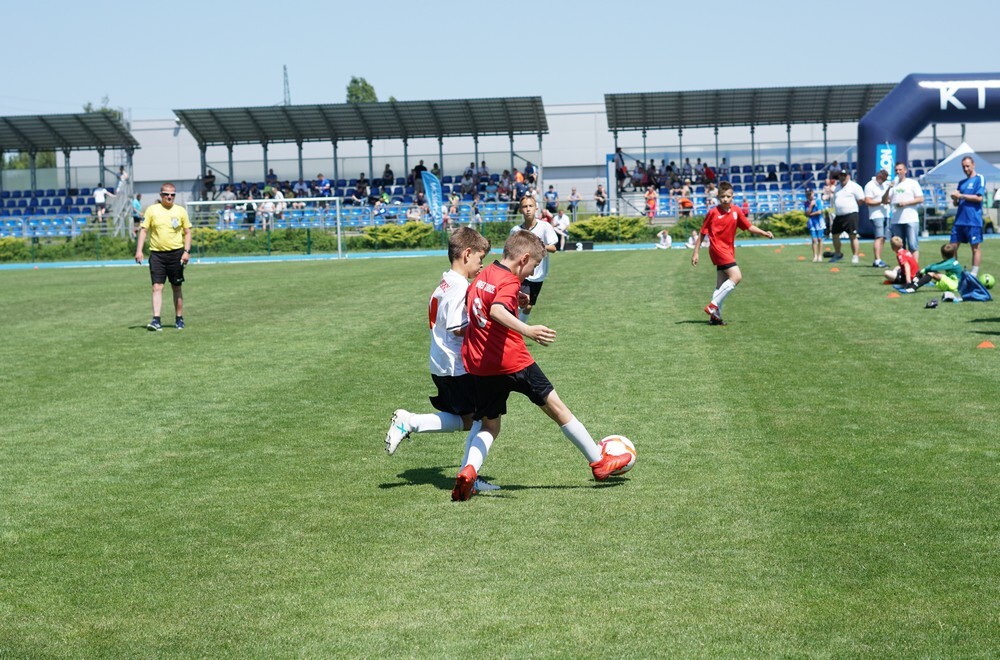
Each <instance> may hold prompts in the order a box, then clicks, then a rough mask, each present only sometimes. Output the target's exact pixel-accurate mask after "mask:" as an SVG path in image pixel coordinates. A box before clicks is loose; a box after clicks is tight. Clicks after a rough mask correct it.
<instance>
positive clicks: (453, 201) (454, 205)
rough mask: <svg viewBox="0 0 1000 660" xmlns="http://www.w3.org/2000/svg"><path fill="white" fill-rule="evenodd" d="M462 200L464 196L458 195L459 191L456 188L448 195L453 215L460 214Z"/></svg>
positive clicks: (449, 208) (450, 210)
mask: <svg viewBox="0 0 1000 660" xmlns="http://www.w3.org/2000/svg"><path fill="white" fill-rule="evenodd" d="M461 202H462V198H461V197H459V196H458V193H457V192H455V191H454V190H452V191H451V194H450V195H448V212H449V213H451V214H452V215H458V205H459V204H460V203H461Z"/></svg>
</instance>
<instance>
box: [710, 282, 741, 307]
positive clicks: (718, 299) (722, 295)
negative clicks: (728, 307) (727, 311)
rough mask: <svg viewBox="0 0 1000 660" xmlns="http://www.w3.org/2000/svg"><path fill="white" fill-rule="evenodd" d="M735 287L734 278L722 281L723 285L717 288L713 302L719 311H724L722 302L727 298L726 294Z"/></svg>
mask: <svg viewBox="0 0 1000 660" xmlns="http://www.w3.org/2000/svg"><path fill="white" fill-rule="evenodd" d="M735 288H736V284H734V283H733V281H732V280H726V281H725V282H723V283H722V286H720V287H719V288H718V289H716V290H715V293H714V294H713V295H712V303H713V304H714V305H715V306H716V307H718V308H719V311H722V303H723V301H724V300H725V299H726V296H728V295H729V294H730V293H732V292H733V289H735Z"/></svg>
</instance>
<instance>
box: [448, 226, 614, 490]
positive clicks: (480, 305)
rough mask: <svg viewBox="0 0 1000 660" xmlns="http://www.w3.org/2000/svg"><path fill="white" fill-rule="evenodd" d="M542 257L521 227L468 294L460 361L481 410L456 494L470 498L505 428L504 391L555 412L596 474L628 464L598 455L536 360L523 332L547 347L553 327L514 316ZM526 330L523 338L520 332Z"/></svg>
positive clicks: (548, 412)
mask: <svg viewBox="0 0 1000 660" xmlns="http://www.w3.org/2000/svg"><path fill="white" fill-rule="evenodd" d="M544 255H545V246H543V245H542V241H541V240H540V239H539V238H538V237H537V236H535V235H534V234H532V233H531V232H527V231H518V232H515V233H513V234H511V236H510V237H509V238H508V239H507V242H506V243H505V244H504V246H503V258H502V259H501V260H500V261H494V262H493V263H492V264H491V265H490V266H487V267H486V268H485V269H483V271H482V272H481V273H479V275H478V276H476V279H475V280H473V282H472V285H471V286H470V287H469V291H468V294H467V295H466V309H467V310H468V314H469V326H468V328H467V329H466V332H465V340H464V341H463V342H462V362H463V363H464V364H465V369H466V371H468V372H469V373H470V374H472V380H473V382H474V383H475V387H476V412H475V413H474V414H473V416H472V418H473V419H474V420H477V421H480V420H481V422H482V427H481V428H480V429H479V431H478V432H477V433H472V432H470V433H469V437H468V438H467V439H466V443H465V456H464V457H463V458H462V469H461V470H460V471H459V473H458V477H457V478H456V479H455V489H454V490H453V491H452V493H451V499H452V500H455V501H462V500H468V499H469V498H470V497H472V494H473V493H474V492H475V487H474V486H475V482H476V477H477V475H478V473H479V470H480V469H482V466H483V461H485V460H486V455H487V453H489V450H490V446H491V445H492V444H493V441H494V440H496V438H497V436H498V435H499V434H500V416H501V415H504V414H505V413H506V412H507V397H508V396H509V395H510V393H511V392H520V393H521V394H524V395H525V396H527V397H528V399H530V400H531V402H532V403H534V404H535V405H536V406H538V407H540V408H541V409H542V411H543V412H544V413H545V414H546V415H548V416H549V417H550V418H552V420H553V421H555V422H556V423H557V424H558V425H559V427H560V428H561V429H562V432H563V434H564V435H565V436H566V437H567V438H569V439H570V441H572V442H573V444H574V445H576V447H577V448H578V449H579V450H580V451H581V452H583V454H584V455H585V456H586V457H587V460H588V461H589V462H590V467H591V469H592V470H593V473H594V478H595V479H597V480H598V481H604V480H605V479H607V478H608V476H610V474H611V473H612V472H614V471H615V470H618V469H620V468H622V467H624V466H625V465H627V464H628V462H629V458H630V457H629V456H628V455H625V456H604V457H602V456H601V451H600V449H599V448H598V446H597V444H596V443H595V442H594V439H593V438H592V437H591V436H590V433H588V432H587V429H586V427H584V425H583V424H581V423H580V422H579V420H577V418H576V417H575V416H574V415H573V413H572V412H570V410H569V408H567V407H566V404H564V403H563V402H562V400H561V399H560V398H559V395H558V394H556V391H555V389H554V388H553V387H552V383H550V382H549V379H548V378H546V377H545V374H544V373H542V370H541V369H540V368H539V367H538V365H537V364H535V360H534V358H532V357H531V353H529V352H528V347H527V346H525V344H524V337H528V338H530V339H534V340H535V341H536V342H538V343H539V344H541V345H542V346H547V345H548V344H551V343H552V342H553V341H555V338H556V332H555V330H552V329H550V328H547V327H545V326H544V325H527V324H526V323H524V322H522V321H521V320H520V319H518V318H517V308H518V304H519V302H520V303H523V302H524V299H525V298H526V296H524V295H523V294H521V295H519V291H520V289H521V282H522V281H523V280H524V278H525V277H527V276H528V275H530V274H531V273H532V272H534V270H535V267H536V266H538V264H539V263H541V261H542V258H543V256H544ZM522 335H523V336H522Z"/></svg>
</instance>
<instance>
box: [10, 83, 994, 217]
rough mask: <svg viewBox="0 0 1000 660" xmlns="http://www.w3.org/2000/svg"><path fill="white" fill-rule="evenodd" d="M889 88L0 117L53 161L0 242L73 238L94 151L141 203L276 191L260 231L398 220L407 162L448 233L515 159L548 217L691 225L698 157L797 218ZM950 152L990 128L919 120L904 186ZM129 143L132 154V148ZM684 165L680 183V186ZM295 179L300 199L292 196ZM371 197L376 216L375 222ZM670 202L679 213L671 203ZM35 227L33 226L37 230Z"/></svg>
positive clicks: (478, 210)
mask: <svg viewBox="0 0 1000 660" xmlns="http://www.w3.org/2000/svg"><path fill="white" fill-rule="evenodd" d="M967 75H968V74H967ZM973 77H975V76H973ZM979 77H987V74H979ZM897 87H898V85H896V84H891V83H877V84H861V85H839V86H815V87H785V88H756V89H730V90H699V91H683V92H656V93H623V94H614V93H609V94H606V95H605V97H604V103H603V104H598V103H584V104H573V105H561V106H546V105H544V103H543V101H542V99H541V98H539V97H526V98H523V97H514V98H497V99H457V100H440V101H407V102H395V101H393V102H383V103H371V104H328V105H310V106H280V105H279V106H270V107H259V108H202V109H179V110H175V111H174V114H175V118H173V119H169V120H168V119H163V120H147V121H142V122H134V123H132V124H131V125H130V126H129V127H128V128H126V127H125V126H124V125H116V126H106V127H104V128H105V130H112V129H113V133H114V135H113V136H109V137H105V135H104V134H103V133H100V132H97V131H96V130H94V129H90V130H91V133H92V134H93V135H91V134H90V133H87V131H86V130H84V129H83V128H81V129H80V133H79V134H76V133H68V132H66V129H61V126H62V125H61V124H60V125H58V126H57V125H56V124H54V123H53V122H52V121H51V120H49V119H43V118H34V120H35V121H34V122H33V125H32V130H42V131H43V132H44V130H45V126H46V123H48V124H49V126H50V128H49V129H47V130H49V131H51V133H50V134H48V135H47V137H46V139H47V141H43V142H37V141H36V142H32V141H28V140H25V139H22V138H20V137H18V131H17V130H14V128H16V127H18V126H19V125H21V124H23V123H24V122H25V121H28V120H29V119H32V118H17V117H8V118H3V127H4V131H5V132H3V133H0V140H3V142H2V144H0V146H2V147H3V148H4V149H5V150H6V151H13V150H18V151H30V150H32V149H34V150H36V151H37V150H39V149H51V150H56V151H57V157H58V156H62V161H61V165H62V167H63V168H64V171H65V173H64V174H63V175H62V176H60V178H61V180H62V181H61V182H62V185H58V186H57V185H50V186H39V185H36V183H35V180H34V178H33V179H32V182H31V183H30V184H29V185H24V181H23V179H17V177H18V176H22V173H19V172H11V171H6V172H4V173H3V188H2V190H3V209H2V211H3V218H4V221H3V223H0V231H2V232H3V235H6V236H35V235H52V232H53V231H54V229H53V227H52V225H53V222H52V218H60V217H62V218H63V220H62V221H60V223H58V224H59V225H62V226H59V227H58V228H57V229H56V230H55V231H58V232H62V233H65V232H66V231H72V230H69V229H67V227H66V226H65V225H66V224H67V223H66V221H65V218H66V217H73V218H76V220H74V221H73V222H72V223H71V224H72V225H73V226H74V227H76V230H77V231H79V230H83V229H86V228H87V227H88V226H92V225H93V223H92V222H91V223H90V224H88V222H87V221H86V218H87V216H88V215H89V214H90V213H92V211H93V199H92V198H90V197H88V196H89V195H90V194H91V191H90V190H89V187H90V185H92V184H89V182H90V181H95V182H96V181H97V180H102V181H103V178H104V173H105V171H106V168H105V160H104V159H105V155H104V152H105V150H112V152H113V153H115V154H116V158H117V160H116V162H120V163H123V164H124V165H125V166H126V167H127V169H128V170H129V171H130V172H132V174H133V178H132V179H131V181H133V182H134V185H135V188H134V191H135V192H144V193H150V196H149V199H153V198H154V196H155V195H154V194H155V191H156V190H157V188H158V186H159V184H160V182H162V181H166V180H169V181H175V182H177V184H178V189H179V191H180V192H181V198H182V201H183V202H184V203H189V204H193V205H194V208H195V209H197V208H198V204H199V203H201V202H200V201H199V200H200V199H201V197H202V195H203V194H204V193H205V192H206V186H207V185H208V184H209V181H212V183H213V184H214V185H212V186H211V187H212V190H211V191H209V192H208V195H207V196H208V197H209V198H211V197H217V196H218V195H219V193H220V192H221V191H222V190H223V189H224V188H225V187H226V186H228V185H232V186H233V187H234V189H235V190H236V192H237V196H238V197H240V198H246V197H247V196H248V195H250V194H254V195H255V199H260V198H261V197H263V196H264V195H263V193H264V191H265V189H267V188H278V189H279V190H280V189H284V191H285V193H286V194H285V195H284V197H285V200H284V203H283V204H284V207H286V208H288V209H289V212H288V213H287V214H286V213H279V214H278V215H279V217H278V218H276V220H275V221H274V222H273V224H271V225H270V227H271V228H282V227H298V226H309V227H330V226H333V225H340V226H348V227H362V226H366V225H369V224H378V223H381V222H398V221H401V220H402V219H403V218H406V217H407V212H408V211H409V210H411V209H412V208H413V207H420V206H421V203H422V201H423V200H422V199H421V198H420V197H419V192H420V191H419V189H418V188H419V184H418V183H417V182H416V181H414V180H413V177H412V174H413V169H414V167H415V166H416V164H417V163H419V162H421V161H424V162H425V165H424V166H425V167H426V168H427V169H428V170H430V169H431V168H432V164H433V166H436V167H437V168H438V172H439V174H440V179H441V183H442V195H443V197H444V198H445V199H448V198H450V197H452V196H457V197H458V205H457V209H456V213H455V214H454V215H455V217H454V218H453V220H454V221H455V222H457V223H463V224H465V223H469V222H472V221H475V220H480V221H483V222H489V221H493V220H507V219H509V217H510V215H509V209H510V203H509V202H508V201H507V199H506V198H505V196H504V194H503V192H504V191H503V186H500V185H499V184H501V177H502V173H503V171H504V170H507V171H508V172H510V173H511V176H512V178H513V177H514V176H515V174H514V171H515V170H519V171H520V172H522V173H523V172H524V170H525V169H526V168H528V167H529V165H530V166H531V167H533V168H535V169H537V170H538V174H537V177H538V178H537V180H536V182H535V185H536V188H537V190H538V191H539V194H540V193H541V192H542V191H544V190H545V189H547V187H548V186H549V185H552V186H554V189H555V190H556V191H557V192H558V194H559V203H560V205H565V204H566V201H567V198H568V196H569V194H570V191H571V190H573V189H576V191H577V192H578V194H579V195H580V197H581V200H582V201H581V203H580V206H579V211H580V213H582V214H584V215H586V214H591V213H594V212H596V210H597V209H596V206H595V204H594V202H593V191H594V188H595V187H596V186H597V184H603V185H604V186H605V187H606V189H607V191H608V192H609V193H610V195H611V197H612V199H611V204H610V206H609V209H608V210H609V211H611V212H614V213H617V214H621V215H640V214H642V213H643V212H644V209H643V203H642V191H644V190H645V189H646V188H647V187H648V186H649V185H655V188H656V190H657V194H658V197H659V205H658V210H657V214H656V217H655V218H654V219H653V220H654V222H657V223H665V224H670V223H672V222H673V221H674V220H675V219H676V218H677V217H678V216H682V215H687V214H693V215H700V214H702V213H704V212H705V210H706V208H707V206H708V204H709V199H710V195H709V191H708V190H707V187H706V184H707V182H708V181H707V179H708V177H706V176H705V170H701V171H700V172H699V170H698V169H697V163H698V161H701V165H702V167H705V166H707V170H708V172H710V173H711V174H710V177H713V178H714V180H715V183H717V182H719V181H721V180H728V181H730V182H731V183H732V184H733V186H734V189H735V191H736V195H737V201H738V202H739V203H741V204H743V203H746V205H747V206H748V208H749V209H750V211H751V212H752V213H755V214H770V213H780V212H784V211H787V210H791V209H795V208H800V207H801V203H802V201H803V199H804V193H805V190H806V189H807V188H810V187H811V188H819V187H821V186H822V185H824V183H825V181H826V175H827V173H828V171H829V168H830V167H831V166H833V165H834V163H836V166H840V167H846V168H848V169H850V170H852V172H854V173H855V176H856V178H859V180H860V176H859V175H863V174H864V173H866V172H868V171H870V168H868V167H867V166H868V165H869V163H868V160H873V159H872V158H870V157H869V156H868V155H867V154H864V155H862V154H860V152H859V151H858V126H859V122H861V121H862V120H863V118H864V117H865V116H866V115H868V113H870V112H872V110H873V109H874V108H875V107H877V106H878V105H879V104H880V103H882V102H883V100H885V99H887V98H889V97H890V95H891V93H892V92H893V90H895V89H896V88H897ZM932 91H934V90H932ZM934 93H935V94H936V93H937V92H936V91H934ZM990 94H992V90H991V91H990ZM935 98H936V96H935ZM990 98H992V97H990ZM973 104H974V100H968V103H960V105H973ZM93 116H97V115H81V116H80V117H93ZM89 121H93V120H92V119H91V120H89ZM973 121H979V120H970V123H972V122H973ZM81 126H83V125H81ZM88 126H89V125H88ZM19 130H20V131H21V132H22V133H25V135H31V134H33V133H31V132H29V131H27V129H24V128H21V129H19ZM60 131H61V132H60ZM133 135H135V136H137V137H133ZM543 136H544V142H543ZM966 141H968V142H970V143H972V144H974V146H975V147H976V150H977V152H978V153H979V154H980V155H981V156H983V157H984V158H986V159H988V160H989V159H992V160H996V159H997V157H998V156H1000V132H998V131H997V130H996V126H995V124H990V123H986V124H982V125H976V126H975V127H973V128H970V129H969V131H968V134H967V127H966V124H965V122H964V121H962V120H961V117H959V118H958V119H955V118H949V117H947V116H937V117H932V118H931V123H930V125H929V126H927V127H926V128H924V129H922V130H918V131H917V133H915V134H913V135H912V136H907V140H906V144H904V145H902V146H901V148H900V152H899V153H900V154H906V153H908V154H909V157H908V158H907V159H906V162H907V163H908V164H909V165H910V169H911V172H910V174H911V176H914V177H917V178H919V177H921V176H922V175H923V174H925V173H926V172H927V171H929V170H930V169H931V168H933V167H934V166H935V165H936V164H937V163H938V162H940V161H941V160H942V159H943V158H944V157H946V156H947V155H948V154H950V153H951V152H952V151H953V150H954V149H955V148H956V147H958V146H959V145H960V144H961V143H963V142H966ZM140 143H141V144H142V146H143V150H142V152H138V153H136V151H135V150H136V149H137V148H138V147H139V144H140ZM619 149H620V153H621V157H622V160H623V161H624V163H625V165H626V166H627V168H628V175H627V176H626V177H625V178H624V180H623V181H622V184H623V185H621V186H619V185H617V184H618V181H617V177H616V173H615V154H616V152H618V150H619ZM907 149H908V152H907ZM70 150H82V151H81V152H80V153H79V154H77V155H75V156H74V161H73V162H74V164H75V166H74V167H71V165H70V162H69V151H70ZM87 150H90V151H87ZM331 151H332V153H331ZM95 155H96V156H98V158H97V159H96V160H97V162H96V163H95V162H94V161H95V158H94V156H95ZM133 156H134V158H133ZM688 161H689V162H690V163H692V165H691V171H690V179H691V182H690V184H689V185H688V184H687V183H686V179H687V178H688V177H686V176H684V175H685V166H686V163H687V162H688ZM483 162H485V164H486V167H487V169H488V170H489V174H488V176H486V177H485V178H478V180H476V181H475V187H474V188H471V189H470V188H469V187H468V186H467V185H466V182H465V181H463V178H464V177H463V173H464V171H465V170H467V169H469V168H473V169H474V170H478V168H479V166H480V164H481V163H483ZM77 163H82V165H77ZM637 164H641V166H640V167H639V169H638V172H637V170H636V165H637ZM133 166H134V167H133ZM383 166H385V167H386V169H388V170H391V171H392V173H393V176H392V177H391V181H385V182H383V181H382V179H381V176H382V173H383ZM71 171H72V172H71ZM56 172H58V167H57V168H55V170H54V171H48V172H45V171H42V172H40V177H41V179H42V180H47V181H53V180H54V177H55V176H56ZM272 172H273V174H272ZM317 172H318V173H323V172H326V173H328V174H330V175H331V176H328V177H324V178H327V179H328V180H329V190H328V191H326V190H320V187H319V186H318V185H317V184H318V178H319V177H318V176H317V175H316V173H317ZM365 173H366V176H361V174H365ZM206 176H207V178H206ZM699 179H700V180H699ZM299 180H302V185H303V186H305V188H303V189H299V190H292V189H293V188H294V187H295V185H296V184H297V183H299ZM17 181H21V185H17V183H16V182H17ZM73 182H88V185H80V183H77V185H76V186H73V185H72V183H73ZM861 182H862V183H863V181H861ZM373 183H374V185H373ZM685 186H687V187H685ZM498 187H499V188H500V190H499V191H498V190H497V188H498ZM678 188H679V189H678ZM619 189H620V190H621V194H620V195H617V194H616V193H617V192H618V191H619ZM132 192H133V191H132V190H129V191H128V194H129V196H131V194H132ZM383 192H384V193H385V197H384V198H382V193H383ZM288 193H290V194H288ZM498 193H499V194H498ZM512 193H513V191H511V193H508V194H511V197H513V196H514V195H513V194H512ZM927 197H928V201H927V204H926V207H927V208H934V209H936V210H938V211H939V212H941V213H947V212H948V211H949V204H948V200H947V196H946V195H945V194H944V189H943V188H939V187H934V186H930V187H928V195H927ZM379 198H382V199H383V200H384V202H385V206H387V207H388V212H386V211H385V210H383V211H382V212H379V211H378V205H377V202H378V201H379ZM292 199H298V200H300V201H298V202H293V201H292ZM682 199H688V200H689V201H690V206H684V205H682ZM331 200H335V202H336V203H335V204H331V203H330V201H331ZM209 201H210V200H209ZM242 206H243V207H244V208H236V209H234V212H233V213H232V214H230V215H229V216H227V217H226V218H225V219H224V218H223V213H222V211H223V208H224V207H223V206H222V205H219V204H218V203H216V204H214V205H213V204H211V203H209V202H206V207H205V208H206V210H210V212H207V213H204V214H201V215H200V216H199V217H200V220H199V222H200V223H201V224H204V225H205V226H216V227H220V228H230V227H246V226H249V225H248V224H247V214H246V213H245V210H246V209H245V204H243V205H242ZM241 213H242V215H241ZM334 214H335V215H334ZM81 216H82V217H83V218H84V219H82V220H81V219H80V218H81ZM411 217H412V216H411ZM46 218H48V219H49V222H48V225H49V226H45V224H46V223H44V222H43V220H44V219H46ZM255 222H258V223H259V221H255ZM256 227H258V228H263V226H262V225H260V224H257V225H256ZM102 230H105V231H111V230H117V231H123V225H122V224H121V223H117V222H116V223H115V224H114V225H109V226H108V227H106V228H102ZM59 235H62V234H59Z"/></svg>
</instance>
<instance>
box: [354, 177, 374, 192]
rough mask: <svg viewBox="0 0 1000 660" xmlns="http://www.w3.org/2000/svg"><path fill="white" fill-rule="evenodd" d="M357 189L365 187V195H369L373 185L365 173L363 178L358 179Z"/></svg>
mask: <svg viewBox="0 0 1000 660" xmlns="http://www.w3.org/2000/svg"><path fill="white" fill-rule="evenodd" d="M355 187H356V188H361V187H364V189H365V194H367V193H368V189H369V188H371V183H369V182H368V178H367V177H366V176H365V173H364V172H362V173H361V176H359V177H358V185H357V186H355Z"/></svg>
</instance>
